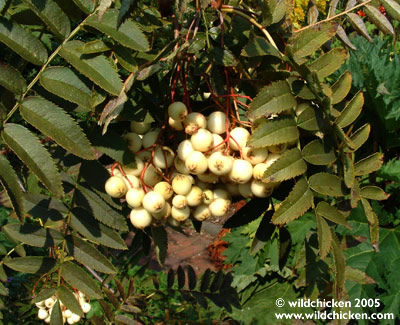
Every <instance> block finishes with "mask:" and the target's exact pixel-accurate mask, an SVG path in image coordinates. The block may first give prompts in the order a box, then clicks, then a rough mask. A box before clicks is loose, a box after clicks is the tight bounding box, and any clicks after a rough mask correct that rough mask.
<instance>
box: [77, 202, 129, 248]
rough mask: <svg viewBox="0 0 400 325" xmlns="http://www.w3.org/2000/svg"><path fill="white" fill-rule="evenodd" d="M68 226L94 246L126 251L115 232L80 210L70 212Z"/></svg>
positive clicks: (122, 241) (124, 245)
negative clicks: (94, 244) (98, 245)
mask: <svg viewBox="0 0 400 325" xmlns="http://www.w3.org/2000/svg"><path fill="white" fill-rule="evenodd" d="M70 226H71V227H72V229H74V230H76V231H77V232H79V233H80V234H81V235H83V236H84V237H85V238H87V239H89V240H91V241H92V242H94V243H96V244H100V245H104V246H106V247H110V248H114V249H127V247H126V244H125V242H124V240H123V239H122V238H121V236H120V235H119V234H118V233H117V232H116V231H114V230H112V229H110V228H108V227H106V226H104V225H102V224H101V223H99V222H97V221H96V220H95V219H94V218H93V217H92V216H91V215H90V214H89V212H87V211H86V210H84V209H82V208H79V207H78V208H75V209H73V210H72V216H71V221H70Z"/></svg>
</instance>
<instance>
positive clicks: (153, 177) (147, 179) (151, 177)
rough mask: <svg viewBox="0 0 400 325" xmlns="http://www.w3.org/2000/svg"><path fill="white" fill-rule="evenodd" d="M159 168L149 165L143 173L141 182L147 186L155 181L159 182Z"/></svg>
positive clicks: (160, 177)
mask: <svg viewBox="0 0 400 325" xmlns="http://www.w3.org/2000/svg"><path fill="white" fill-rule="evenodd" d="M161 180H162V176H161V170H160V169H156V168H155V167H154V166H153V165H149V166H148V167H147V168H146V170H145V172H144V174H143V182H144V184H145V185H147V186H154V185H156V184H157V183H159V182H161Z"/></svg>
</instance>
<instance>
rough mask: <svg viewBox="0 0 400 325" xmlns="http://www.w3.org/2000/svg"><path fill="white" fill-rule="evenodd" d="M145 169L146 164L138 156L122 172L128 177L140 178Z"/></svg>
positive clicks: (123, 167)
mask: <svg viewBox="0 0 400 325" xmlns="http://www.w3.org/2000/svg"><path fill="white" fill-rule="evenodd" d="M143 168H144V162H143V160H142V159H140V158H139V157H137V156H136V157H135V160H134V161H133V162H131V163H130V164H128V165H125V166H122V170H123V171H124V173H125V174H126V175H132V176H140V173H141V172H142V170H143ZM114 172H115V169H114Z"/></svg>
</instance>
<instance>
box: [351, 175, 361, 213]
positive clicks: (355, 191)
mask: <svg viewBox="0 0 400 325" xmlns="http://www.w3.org/2000/svg"><path fill="white" fill-rule="evenodd" d="M360 200H361V191H360V184H359V183H358V181H357V179H355V180H354V182H353V187H352V188H351V190H350V206H351V207H352V208H353V209H354V208H356V207H357V205H358V202H359V201H360Z"/></svg>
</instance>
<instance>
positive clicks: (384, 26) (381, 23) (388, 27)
mask: <svg viewBox="0 0 400 325" xmlns="http://www.w3.org/2000/svg"><path fill="white" fill-rule="evenodd" d="M364 11H365V13H366V14H367V16H368V18H369V19H371V21H372V22H373V23H374V24H375V25H376V26H377V27H378V28H379V29H380V30H381V31H382V32H383V33H385V34H390V35H394V28H393V26H392V24H391V23H390V21H389V20H388V19H387V18H386V17H385V15H384V14H382V13H381V12H380V11H379V9H378V8H376V7H374V6H371V5H369V4H368V5H365V6H364Z"/></svg>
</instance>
